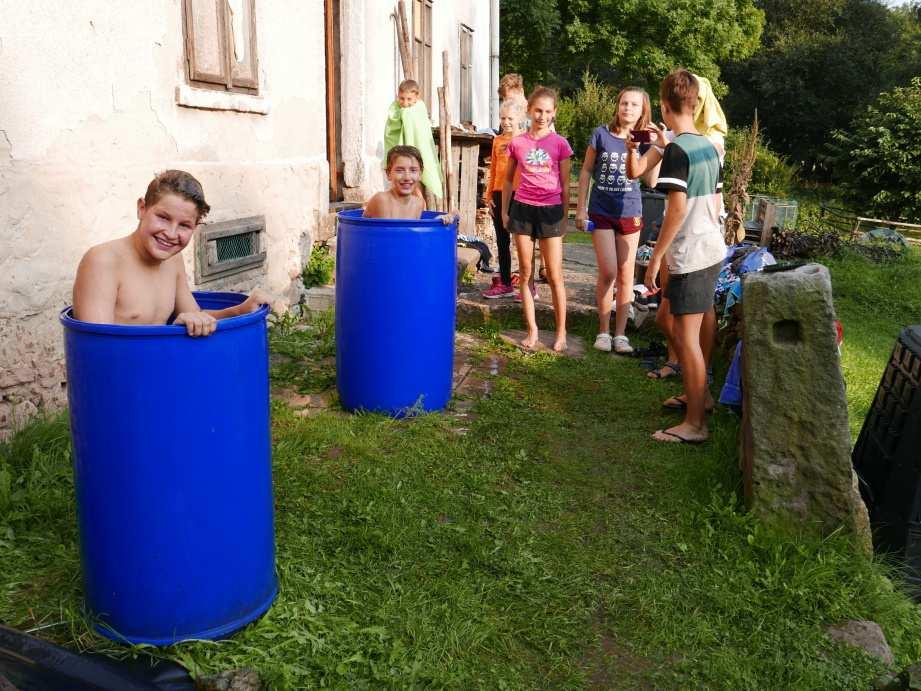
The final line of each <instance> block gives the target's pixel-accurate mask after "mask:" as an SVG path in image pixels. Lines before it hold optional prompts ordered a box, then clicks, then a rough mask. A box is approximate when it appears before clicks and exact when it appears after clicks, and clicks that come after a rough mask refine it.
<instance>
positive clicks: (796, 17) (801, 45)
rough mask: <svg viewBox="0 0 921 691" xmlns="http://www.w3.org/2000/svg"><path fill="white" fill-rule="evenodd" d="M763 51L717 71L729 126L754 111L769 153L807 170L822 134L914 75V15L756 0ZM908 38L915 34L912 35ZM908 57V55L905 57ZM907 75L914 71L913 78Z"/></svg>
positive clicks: (860, 5)
mask: <svg viewBox="0 0 921 691" xmlns="http://www.w3.org/2000/svg"><path fill="white" fill-rule="evenodd" d="M759 6H760V7H762V8H763V9H764V11H765V14H766V16H767V24H766V28H765V32H764V38H763V43H764V45H763V48H761V50H759V51H758V52H756V53H755V54H754V55H752V56H751V57H750V58H748V59H746V60H734V61H732V62H728V63H726V64H725V65H724V66H723V75H724V79H725V81H726V83H727V84H728V86H729V94H728V96H727V97H726V98H725V99H724V101H723V106H724V108H725V109H726V112H727V116H728V118H729V119H730V121H731V122H740V121H741V122H745V121H747V120H748V119H750V118H751V114H752V112H753V111H754V110H755V109H757V110H758V114H759V117H760V118H761V124H762V126H763V129H764V136H765V140H766V141H768V142H769V143H770V145H771V146H772V148H774V149H776V150H777V151H779V152H780V153H782V154H785V155H786V156H788V157H790V158H791V159H793V160H795V161H797V162H799V163H800V164H801V165H802V167H803V168H804V170H806V171H807V172H808V171H812V170H813V167H814V164H815V163H816V161H817V160H818V158H819V155H820V152H821V151H822V148H823V146H824V145H825V143H826V142H827V141H828V140H829V136H830V132H831V131H832V130H834V129H836V128H838V129H840V128H844V127H846V126H847V125H848V123H849V122H850V121H851V119H852V118H853V117H854V115H855V114H856V113H857V112H859V111H860V110H861V109H862V108H864V107H865V106H866V105H867V104H868V103H869V102H871V101H872V100H873V99H874V98H875V97H876V96H877V95H878V94H879V93H880V92H881V91H883V90H885V89H888V88H890V87H891V86H893V85H894V84H896V83H898V81H897V80H899V79H900V78H902V79H904V78H905V73H906V70H908V73H910V74H918V72H919V70H918V67H919V66H921V63H916V64H915V65H913V66H912V65H907V64H906V63H905V61H906V60H911V59H917V56H918V47H917V45H916V44H915V45H911V36H912V31H917V28H916V27H917V17H913V16H912V11H911V10H910V9H905V10H889V9H887V8H886V7H884V6H883V5H881V4H880V3H879V2H878V0H797V2H790V1H789V0H760V2H759ZM914 36H915V40H917V36H918V34H917V33H915V34H914ZM912 56H914V57H912ZM911 70H914V71H913V72H912V71H911Z"/></svg>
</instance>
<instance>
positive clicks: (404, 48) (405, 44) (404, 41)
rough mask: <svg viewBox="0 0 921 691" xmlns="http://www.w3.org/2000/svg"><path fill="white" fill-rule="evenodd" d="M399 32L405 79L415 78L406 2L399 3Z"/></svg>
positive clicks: (400, 0)
mask: <svg viewBox="0 0 921 691" xmlns="http://www.w3.org/2000/svg"><path fill="white" fill-rule="evenodd" d="M397 32H398V33H399V34H400V41H399V43H400V62H402V63H403V79H415V77H413V52H412V44H411V43H410V40H409V23H408V22H407V21H406V3H405V2H404V0H398V2H397Z"/></svg>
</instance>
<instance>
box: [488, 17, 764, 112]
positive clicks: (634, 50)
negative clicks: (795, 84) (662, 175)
mask: <svg viewBox="0 0 921 691" xmlns="http://www.w3.org/2000/svg"><path fill="white" fill-rule="evenodd" d="M500 7H501V10H502V18H501V22H502V24H501V26H502V53H501V59H502V70H503V72H510V71H515V72H520V73H521V74H522V75H523V76H524V78H525V83H526V84H527V86H528V87H530V86H532V85H533V84H534V83H535V82H536V81H542V82H544V83H550V84H555V85H558V86H559V87H561V89H562V90H563V92H564V93H572V92H573V91H575V90H576V89H577V88H578V87H579V86H580V83H581V77H582V75H583V74H584V73H585V72H586V70H587V71H589V72H591V73H592V74H594V75H595V76H597V77H598V78H600V79H601V80H602V82H604V83H607V84H611V85H612V86H615V87H621V86H626V85H627V84H637V85H639V86H645V87H646V88H647V89H648V90H649V91H650V93H652V94H655V93H656V92H657V91H658V85H659V82H660V81H661V80H662V78H663V77H664V76H665V75H666V74H667V73H668V72H670V71H671V70H672V69H674V68H676V67H687V68H688V69H691V70H694V71H695V72H696V73H697V74H700V75H702V76H705V77H708V78H709V79H710V80H711V82H713V84H714V88H715V90H716V92H717V94H720V93H721V92H722V91H724V87H723V85H722V84H721V82H720V81H719V76H720V70H719V67H718V64H719V63H720V62H724V61H728V60H730V59H735V60H742V59H744V58H746V57H748V56H749V55H751V54H752V53H753V52H754V51H755V49H756V48H757V47H758V45H759V39H760V36H761V29H762V25H763V21H764V16H763V13H762V12H761V10H759V9H757V8H756V7H755V4H754V0H699V1H698V2H695V3H689V2H674V0H643V1H642V2H641V1H640V0H501V5H500Z"/></svg>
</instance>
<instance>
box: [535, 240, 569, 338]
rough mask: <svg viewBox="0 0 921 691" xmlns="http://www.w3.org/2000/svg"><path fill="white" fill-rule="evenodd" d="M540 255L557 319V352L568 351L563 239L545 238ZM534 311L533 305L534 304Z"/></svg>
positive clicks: (542, 241)
mask: <svg viewBox="0 0 921 691" xmlns="http://www.w3.org/2000/svg"><path fill="white" fill-rule="evenodd" d="M540 255H541V257H542V258H543V261H544V270H545V271H546V272H547V283H549V284H550V294H551V295H552V296H553V316H554V318H555V319H556V340H555V341H554V342H553V349H554V350H555V351H556V352H558V353H559V352H562V351H564V350H566V286H565V285H564V284H563V238H562V237H555V238H544V239H541V241H540ZM532 309H533V303H532Z"/></svg>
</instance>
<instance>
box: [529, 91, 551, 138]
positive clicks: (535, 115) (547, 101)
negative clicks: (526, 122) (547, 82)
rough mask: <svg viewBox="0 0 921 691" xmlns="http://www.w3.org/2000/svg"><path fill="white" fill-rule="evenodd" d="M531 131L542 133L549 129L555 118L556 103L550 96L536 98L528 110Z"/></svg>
mask: <svg viewBox="0 0 921 691" xmlns="http://www.w3.org/2000/svg"><path fill="white" fill-rule="evenodd" d="M528 115H530V116H531V126H532V129H534V130H536V131H543V130H546V129H548V128H549V127H550V124H551V123H552V122H553V118H554V117H556V101H555V100H554V99H553V98H551V97H550V96H538V97H537V98H535V99H534V100H533V101H532V102H531V105H530V106H529V108H528Z"/></svg>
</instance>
